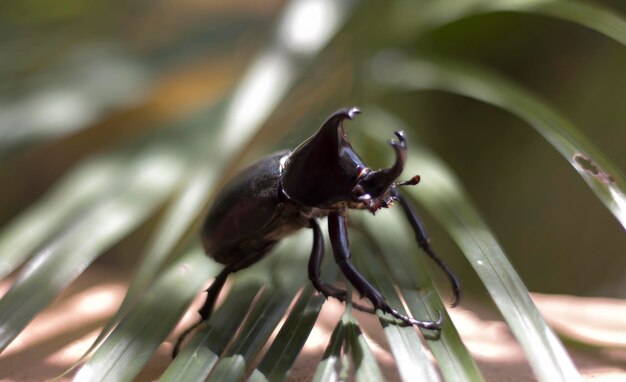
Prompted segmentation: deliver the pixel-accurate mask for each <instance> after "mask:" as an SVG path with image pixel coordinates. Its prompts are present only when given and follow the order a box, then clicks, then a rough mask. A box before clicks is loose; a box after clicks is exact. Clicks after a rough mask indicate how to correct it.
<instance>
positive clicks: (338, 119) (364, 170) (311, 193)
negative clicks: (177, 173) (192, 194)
mask: <svg viewBox="0 0 626 382" xmlns="http://www.w3.org/2000/svg"><path fill="white" fill-rule="evenodd" d="M358 113H360V111H359V109H357V108H351V109H344V110H340V111H338V112H336V113H334V114H333V115H331V116H330V118H328V120H326V122H324V124H323V125H322V127H321V128H320V129H319V130H318V131H317V132H316V133H315V134H314V135H313V136H312V137H310V138H309V139H307V140H306V141H304V142H303V143H302V144H301V145H300V146H298V147H297V148H296V149H295V150H293V151H284V152H279V153H276V154H273V155H270V156H268V157H266V158H264V159H261V160H260V161H258V162H256V163H255V164H253V165H251V166H250V167H248V168H246V169H245V170H243V171H242V172H241V173H239V174H238V175H237V176H235V177H234V178H233V179H232V180H230V181H229V182H228V183H227V184H226V186H225V187H224V188H223V189H222V190H221V192H220V193H219V194H218V195H217V197H216V199H215V202H214V203H213V206H212V208H211V209H210V210H209V213H208V215H207V217H206V220H205V222H204V226H203V228H202V243H203V245H204V249H205V251H206V253H207V254H208V255H209V256H211V257H213V258H214V259H215V260H216V261H218V262H220V263H222V264H224V265H225V267H224V269H223V270H222V271H221V272H220V274H219V275H218V276H217V277H216V279H215V281H214V282H213V284H211V286H210V287H209V289H207V293H208V295H207V298H206V302H205V303H204V305H203V306H202V308H201V309H200V310H199V313H200V316H201V317H202V318H201V320H200V322H198V323H197V324H196V325H194V326H193V327H191V328H189V329H188V330H187V331H185V332H184V333H183V334H182V335H181V336H180V338H179V339H178V342H177V343H176V346H175V347H174V355H176V353H177V352H178V349H179V347H180V344H181V343H182V340H183V339H184V337H185V336H186V335H187V334H188V333H189V332H190V331H191V330H193V329H194V328H196V327H197V326H198V325H199V324H200V323H202V322H204V321H205V320H207V319H208V317H209V315H210V314H211V311H212V309H213V305H214V304H215V301H216V300H217V297H218V295H219V293H220V291H221V289H222V287H223V286H224V283H225V282H226V279H227V277H228V275H229V274H231V273H233V272H237V271H238V270H240V269H243V268H246V267H249V266H250V265H252V264H254V263H256V262H257V261H259V260H260V259H261V258H263V257H264V256H265V255H266V254H267V253H268V252H269V251H270V250H271V249H272V247H274V245H275V244H276V243H277V242H278V241H279V240H280V239H282V238H284V237H286V236H288V235H289V234H291V233H293V232H294V231H296V230H298V229H300V228H303V227H307V228H311V229H312V230H313V250H312V252H311V257H310V260H309V266H308V272H309V278H310V280H311V282H312V283H313V285H314V286H315V288H316V289H317V290H318V291H319V292H320V293H322V294H323V295H324V296H325V297H327V298H328V297H334V298H337V299H339V300H340V301H345V300H346V298H347V295H346V291H344V290H341V289H339V288H336V287H334V286H332V285H330V284H326V283H324V282H322V281H321V280H320V266H321V263H322V259H323V257H324V240H323V238H322V233H321V230H320V227H319V224H318V223H317V219H318V218H321V217H326V216H327V217H328V231H329V234H330V241H331V244H332V248H333V253H334V255H335V261H336V263H337V265H338V266H339V268H340V269H341V271H342V272H343V274H344V275H345V277H346V278H347V280H348V281H349V282H350V283H351V284H352V285H353V286H354V287H355V288H356V290H357V291H358V292H359V293H360V294H361V296H362V297H365V298H367V299H368V300H370V302H371V303H372V306H371V307H368V306H364V305H360V304H356V303H355V304H353V306H354V307H355V308H356V309H359V310H362V311H366V312H369V313H373V312H375V311H376V310H378V309H380V310H381V311H383V312H385V313H389V314H391V315H392V316H393V317H395V318H397V319H399V320H401V321H402V322H403V323H405V324H409V325H416V326H419V327H422V328H425V329H431V330H438V329H440V327H441V323H442V317H441V314H439V318H438V319H437V320H436V321H420V320H416V319H413V318H411V317H407V316H405V315H403V314H401V313H399V312H398V311H396V310H395V309H393V308H391V307H390V306H389V305H388V304H387V303H386V302H385V299H384V297H383V296H382V294H381V293H380V292H379V291H378V290H376V288H374V287H373V286H372V285H371V284H370V283H369V282H368V281H367V280H366V279H365V277H363V276H362V275H361V274H360V273H359V271H358V270H357V269H356V268H355V267H354V266H353V265H352V262H351V259H350V248H349V245H348V231H347V225H346V212H347V210H348V209H361V210H363V209H367V210H369V211H370V212H372V213H375V212H376V211H377V210H378V209H380V208H387V207H389V206H391V204H392V203H393V201H395V200H397V201H398V202H399V203H400V205H401V206H402V209H403V211H404V213H405V215H406V217H407V218H408V220H409V223H410V224H411V226H412V228H413V230H414V232H415V236H416V240H417V243H418V245H419V247H420V248H422V249H423V250H424V251H425V252H426V253H427V254H428V255H429V256H430V257H431V258H432V259H433V260H434V261H435V262H436V263H437V264H438V265H439V266H440V267H441V268H442V269H443V271H444V272H445V273H446V275H447V276H448V278H449V279H450V282H451V283H452V288H453V291H454V300H453V303H452V306H455V305H456V304H457V303H458V302H459V299H460V295H461V289H460V284H459V281H458V279H457V277H456V275H455V274H454V273H453V272H452V270H451V269H450V268H449V267H448V265H447V264H446V263H445V262H443V260H441V259H440V258H439V257H438V256H437V255H436V254H435V253H434V252H433V250H432V248H431V247H430V244H429V238H428V236H427V234H426V231H425V230H424V227H423V225H422V223H421V222H420V219H419V218H418V216H417V214H416V213H415V211H414V210H413V208H412V207H411V206H410V205H409V203H408V201H407V200H406V199H405V198H404V197H403V196H402V195H401V193H400V191H399V189H398V186H405V185H416V184H417V183H418V182H419V176H414V177H413V178H411V179H410V180H408V181H406V182H401V183H395V181H396V179H397V178H398V177H399V176H400V174H401V173H402V170H403V168H404V162H405V160H406V155H407V145H406V138H405V136H404V133H403V132H402V131H396V132H395V135H396V136H397V138H398V140H397V141H396V140H391V141H390V144H391V146H392V147H393V149H394V150H395V153H396V160H395V163H394V164H393V165H392V166H391V167H389V168H384V169H380V170H371V169H370V168H368V167H367V166H366V165H365V164H364V163H363V161H362V160H361V158H359V156H358V155H357V153H356V152H355V151H354V150H353V148H352V146H351V145H350V142H349V140H348V137H347V136H346V133H345V131H344V128H343V121H344V120H345V119H353V118H354V116H355V115H356V114H358Z"/></svg>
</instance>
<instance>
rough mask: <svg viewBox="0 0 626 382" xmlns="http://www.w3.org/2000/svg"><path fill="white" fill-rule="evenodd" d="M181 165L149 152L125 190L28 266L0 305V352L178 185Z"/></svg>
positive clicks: (171, 155) (167, 151)
mask: <svg viewBox="0 0 626 382" xmlns="http://www.w3.org/2000/svg"><path fill="white" fill-rule="evenodd" d="M181 167H182V162H181V160H180V157H179V156H177V153H176V152H175V151H172V150H171V148H167V147H153V148H151V149H150V150H149V153H148V154H147V155H146V154H144V155H142V156H141V159H140V160H139V161H137V163H135V164H134V165H133V166H132V167H131V168H130V169H129V170H128V172H126V173H123V174H121V176H120V179H119V180H120V181H124V182H126V187H125V188H124V189H123V190H122V192H121V193H120V194H119V195H112V196H111V197H110V198H108V199H107V200H104V201H102V202H100V203H99V204H98V205H96V206H94V207H93V208H92V209H91V210H90V211H88V212H87V213H86V214H85V216H84V217H82V218H81V219H80V220H78V221H76V222H74V224H73V225H72V226H71V227H70V228H69V229H68V230H66V231H65V232H63V233H62V234H61V235H60V236H59V237H57V238H56V239H55V240H54V241H53V242H52V243H50V244H49V245H47V246H46V247H44V248H43V249H41V250H40V251H39V252H38V253H37V254H36V255H35V256H34V257H33V259H31V261H29V262H28V263H27V264H26V266H25V268H24V269H23V270H22V272H21V273H20V274H19V276H18V278H17V280H16V281H15V283H14V284H13V286H12V287H11V289H10V290H9V291H8V292H7V294H6V295H5V296H4V297H3V298H2V300H0V348H2V349H4V348H5V347H6V346H7V345H8V344H9V343H10V342H11V341H12V340H13V339H14V338H15V336H17V335H18V334H19V332H20V331H21V330H22V329H23V328H24V327H25V326H26V324H27V323H28V322H30V320H32V318H33V317H34V316H35V315H36V314H37V313H38V312H40V311H41V310H42V309H43V308H45V307H46V306H47V305H48V304H49V303H50V302H52V300H53V299H54V298H55V297H56V296H57V295H58V294H59V292H60V291H61V290H62V289H63V288H65V287H66V286H67V285H68V284H69V283H70V282H71V281H72V280H74V279H75V278H76V277H77V276H78V275H79V274H80V273H81V272H82V271H83V270H84V269H85V268H86V267H87V266H89V264H91V263H92V262H93V261H94V259H95V258H97V256H99V255H100V254H101V253H103V252H104V251H105V250H106V249H108V248H109V247H110V246H112V245H113V244H114V243H115V242H117V241H118V240H120V239H121V238H122V237H124V236H125V235H127V234H129V233H130V232H131V231H132V230H133V229H135V228H136V227H137V226H139V224H141V223H142V222H143V221H144V220H145V219H146V217H147V216H149V214H150V213H152V212H154V211H155V210H156V208H157V207H158V206H159V204H160V203H161V202H163V201H164V199H165V198H166V197H167V196H168V194H169V193H170V192H171V190H172V189H173V187H174V186H175V185H176V182H177V181H178V177H179V175H180V172H181Z"/></svg>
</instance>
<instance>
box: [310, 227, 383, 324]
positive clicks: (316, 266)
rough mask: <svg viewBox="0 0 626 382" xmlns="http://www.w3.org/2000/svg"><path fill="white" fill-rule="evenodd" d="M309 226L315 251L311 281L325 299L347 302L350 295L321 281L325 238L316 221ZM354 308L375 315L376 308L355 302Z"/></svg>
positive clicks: (313, 250)
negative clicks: (331, 298)
mask: <svg viewBox="0 0 626 382" xmlns="http://www.w3.org/2000/svg"><path fill="white" fill-rule="evenodd" d="M309 225H310V227H311V229H313V249H312V251H311V257H310V258H309V268H308V270H309V279H310V280H311V283H312V284H313V286H314V287H315V289H317V291H318V292H320V293H321V294H322V295H323V296H324V297H326V298H328V297H333V298H336V299H337V300H339V301H341V302H345V301H346V300H347V299H348V293H347V292H346V291H345V290H343V289H339V288H337V287H335V286H333V285H331V284H327V283H325V282H323V281H322V280H321V278H320V277H321V274H320V268H321V266H322V260H324V237H323V236H322V231H321V230H320V226H319V224H318V223H317V220H316V219H311V220H309ZM352 306H353V307H354V308H355V309H357V310H360V311H363V312H367V313H374V312H375V311H376V309H375V308H372V307H369V306H364V305H361V304H358V303H355V302H353V303H352Z"/></svg>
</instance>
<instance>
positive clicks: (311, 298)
mask: <svg viewBox="0 0 626 382" xmlns="http://www.w3.org/2000/svg"><path fill="white" fill-rule="evenodd" d="M336 274H337V267H336V266H335V264H334V262H333V261H332V260H330V259H329V258H328V257H326V258H325V261H324V265H323V268H322V275H323V277H324V278H325V279H327V280H334V279H335V275H336ZM314 293H315V289H314V288H313V285H312V284H311V283H307V285H306V287H305V288H304V289H303V290H302V292H301V293H300V295H299V296H298V298H297V300H296V304H295V306H294V307H293V308H292V309H291V312H290V313H289V316H288V317H287V320H286V321H285V323H284V325H283V326H282V327H281V328H280V332H278V335H277V336H276V338H275V339H274V341H273V342H272V345H271V346H270V348H269V349H268V351H267V352H266V353H265V356H263V359H262V360H261V362H260V363H259V366H258V367H257V368H256V369H255V370H254V371H253V373H252V374H251V375H250V378H248V382H255V381H272V382H278V381H282V380H284V379H285V378H286V376H287V374H288V373H289V370H290V369H291V367H292V365H293V363H294V362H295V361H296V358H297V357H298V354H300V351H301V350H302V347H303V346H304V343H305V342H306V340H307V338H308V337H309V334H310V333H311V330H312V329H313V326H314V325H315V321H316V320H317V317H318V315H319V313H320V310H321V308H322V305H323V304H324V302H325V301H326V300H325V298H324V297H323V296H322V295H319V294H314Z"/></svg>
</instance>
